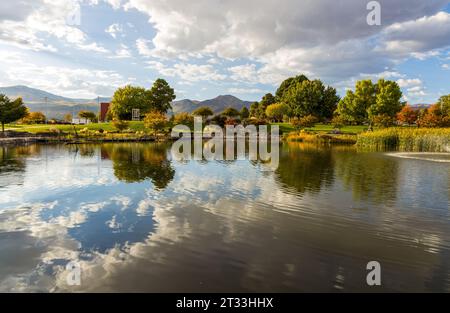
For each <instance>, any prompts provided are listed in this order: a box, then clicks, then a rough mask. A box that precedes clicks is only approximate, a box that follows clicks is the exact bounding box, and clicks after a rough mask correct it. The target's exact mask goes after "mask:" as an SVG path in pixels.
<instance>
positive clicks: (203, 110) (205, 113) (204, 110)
mask: <svg viewBox="0 0 450 313" xmlns="http://www.w3.org/2000/svg"><path fill="white" fill-rule="evenodd" d="M192 115H194V116H201V117H202V118H203V120H206V119H207V118H208V117H209V116H212V115H214V112H213V110H211V108H210V107H207V106H204V107H199V108H197V109H196V110H195V111H194V112H192Z"/></svg>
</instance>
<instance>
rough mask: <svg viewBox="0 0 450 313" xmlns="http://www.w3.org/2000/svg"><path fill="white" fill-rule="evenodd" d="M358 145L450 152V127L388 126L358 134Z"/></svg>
mask: <svg viewBox="0 0 450 313" xmlns="http://www.w3.org/2000/svg"><path fill="white" fill-rule="evenodd" d="M357 145H358V146H359V147H362V148H369V149H375V150H400V151H410V152H450V128H386V129H380V130H376V131H374V132H365V133H362V134H359V135H358V141H357Z"/></svg>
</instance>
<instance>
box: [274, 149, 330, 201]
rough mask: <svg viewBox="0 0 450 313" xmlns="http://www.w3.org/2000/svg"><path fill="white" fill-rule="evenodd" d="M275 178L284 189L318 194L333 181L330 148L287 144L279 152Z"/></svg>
mask: <svg viewBox="0 0 450 313" xmlns="http://www.w3.org/2000/svg"><path fill="white" fill-rule="evenodd" d="M276 178H277V181H278V182H279V183H281V184H282V185H283V186H284V187H287V188H294V189H295V190H296V191H298V192H300V193H305V192H307V191H309V192H319V191H320V190H321V189H322V188H323V187H327V186H331V185H332V184H333V181H334V157H333V153H332V149H331V147H324V146H322V145H316V144H307V143H297V142H289V143H286V144H285V145H283V147H282V149H281V151H280V165H279V166H278V169H277V170H276Z"/></svg>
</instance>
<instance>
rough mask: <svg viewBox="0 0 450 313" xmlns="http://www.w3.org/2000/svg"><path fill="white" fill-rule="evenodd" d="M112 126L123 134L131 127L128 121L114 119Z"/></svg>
mask: <svg viewBox="0 0 450 313" xmlns="http://www.w3.org/2000/svg"><path fill="white" fill-rule="evenodd" d="M112 124H113V126H114V128H115V129H117V130H118V131H119V132H122V131H124V130H125V129H127V128H128V125H129V123H128V122H127V121H123V120H119V119H114V120H113V122H112Z"/></svg>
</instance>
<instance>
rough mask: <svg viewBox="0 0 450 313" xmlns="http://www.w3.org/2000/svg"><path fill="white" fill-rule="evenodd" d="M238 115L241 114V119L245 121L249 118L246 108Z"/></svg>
mask: <svg viewBox="0 0 450 313" xmlns="http://www.w3.org/2000/svg"><path fill="white" fill-rule="evenodd" d="M240 113H241V119H246V118H248V117H249V116H250V112H249V111H248V109H247V107H246V106H244V107H242V109H241V112H240Z"/></svg>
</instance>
